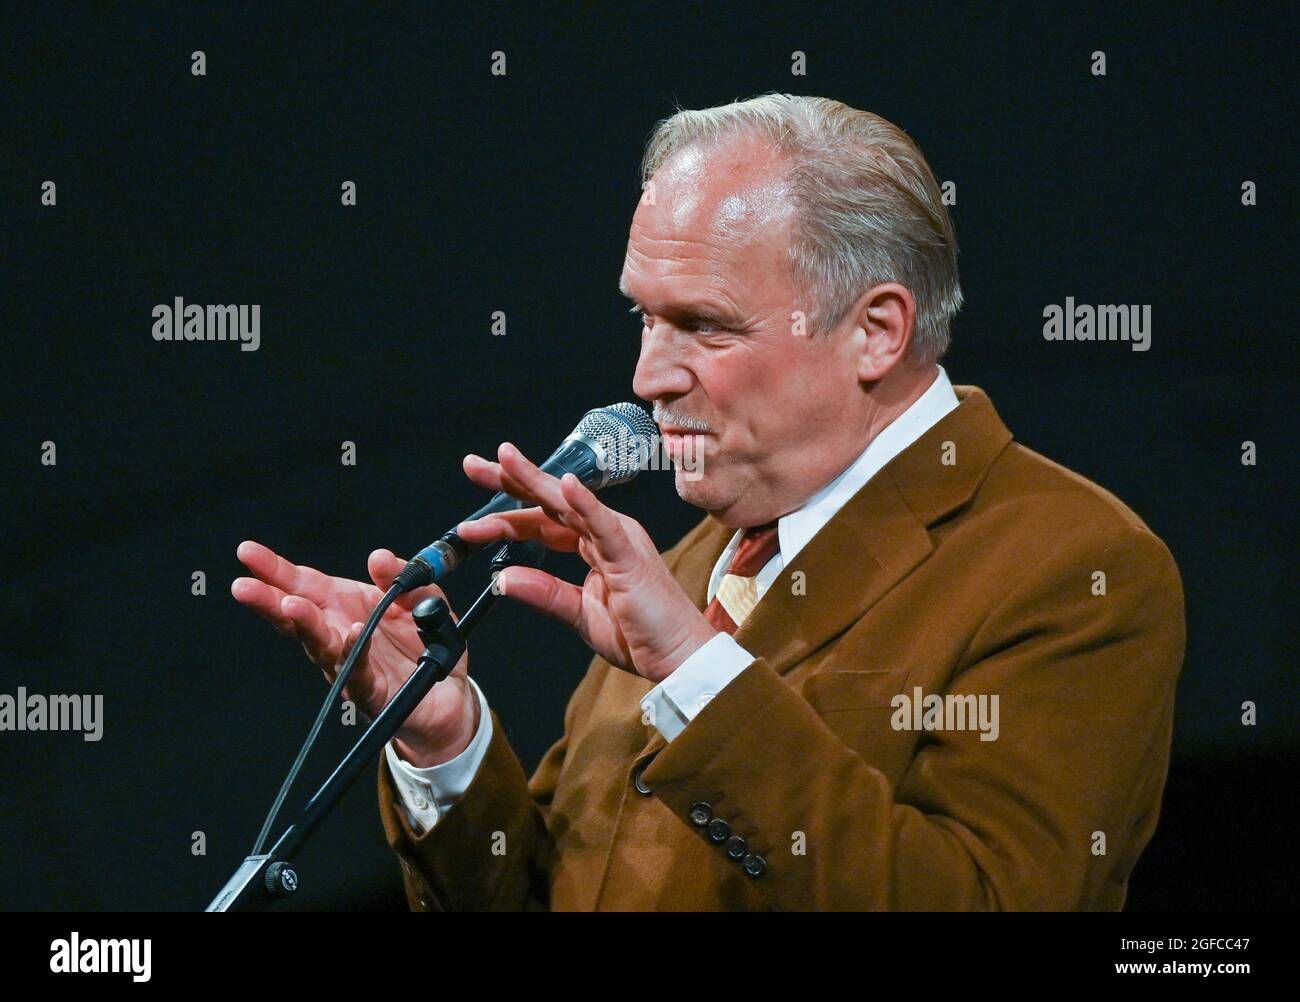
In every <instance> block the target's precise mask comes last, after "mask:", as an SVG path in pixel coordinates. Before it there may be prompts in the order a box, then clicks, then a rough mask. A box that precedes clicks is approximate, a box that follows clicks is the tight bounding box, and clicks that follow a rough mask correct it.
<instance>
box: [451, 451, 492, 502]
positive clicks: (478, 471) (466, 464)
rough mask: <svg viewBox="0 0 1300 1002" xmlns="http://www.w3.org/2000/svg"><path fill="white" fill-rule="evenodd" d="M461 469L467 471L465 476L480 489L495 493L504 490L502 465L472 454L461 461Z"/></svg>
mask: <svg viewBox="0 0 1300 1002" xmlns="http://www.w3.org/2000/svg"><path fill="white" fill-rule="evenodd" d="M461 467H462V468H463V469H464V470H465V476H467V477H469V478H470V480H472V481H474V483H476V484H478V485H479V486H480V487H486V488H487V489H488V490H490V491H492V492H493V493H496V492H497V491H499V490H502V487H501V465H500V464H499V463H494V462H492V461H491V460H488V459H484V458H483V457H482V456H479V455H477V454H475V453H473V452H471V453H470V454H469V455H468V456H466V457H465V458H464V459H463V460H462V461H461Z"/></svg>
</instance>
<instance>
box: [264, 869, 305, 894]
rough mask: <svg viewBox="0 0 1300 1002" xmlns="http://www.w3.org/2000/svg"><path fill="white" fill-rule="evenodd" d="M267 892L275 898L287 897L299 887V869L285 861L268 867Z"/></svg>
mask: <svg viewBox="0 0 1300 1002" xmlns="http://www.w3.org/2000/svg"><path fill="white" fill-rule="evenodd" d="M265 879H266V893H267V894H269V895H271V896H272V897H273V898H287V897H288V896H289V895H290V894H292V893H293V892H294V891H296V890H297V889H298V871H297V870H295V869H294V868H293V866H292V864H290V863H286V862H284V861H281V862H278V863H272V864H271V865H270V866H268V867H267V868H266V878H265Z"/></svg>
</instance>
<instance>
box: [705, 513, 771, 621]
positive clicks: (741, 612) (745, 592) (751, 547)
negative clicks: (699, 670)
mask: <svg viewBox="0 0 1300 1002" xmlns="http://www.w3.org/2000/svg"><path fill="white" fill-rule="evenodd" d="M776 529H777V525H776V522H775V521H772V522H768V523H767V524H766V525H756V526H754V527H753V528H752V529H746V530H745V534H744V535H743V536H742V537H741V539H740V545H739V546H737V547H736V552H735V554H734V555H733V556H732V558H731V564H730V565H729V566H728V567H727V573H726V574H724V575H723V576H722V581H721V582H720V583H719V584H718V590H717V593H716V594H714V596H713V601H712V602H710V603H709V607H708V608H707V609H705V610H704V618H705V619H707V620H708V621H709V622H710V623H712V624H713V626H714V627H715V628H717V629H719V630H722V631H723V632H724V633H735V632H736V630H737V629H739V628H740V624H741V623H743V622H744V621H745V617H746V616H748V615H749V613H750V610H751V609H753V608H754V606H755V605H757V604H758V582H757V581H755V580H754V577H755V575H756V574H758V572H759V571H761V570H762V569H763V567H764V566H766V564H767V562H768V561H769V560H771V559H772V558H773V557H774V556H776V553H777V551H778V550H780V549H781V541H780V540H779V539H778V538H777V532H776Z"/></svg>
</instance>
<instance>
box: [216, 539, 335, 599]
mask: <svg viewBox="0 0 1300 1002" xmlns="http://www.w3.org/2000/svg"><path fill="white" fill-rule="evenodd" d="M235 555H236V556H237V557H239V562H240V563H242V564H243V565H244V566H245V567H247V568H248V569H249V570H250V571H252V572H253V573H254V574H255V575H256V576H257V577H258V578H259V579H260V580H262V581H265V582H266V583H267V584H269V585H271V586H272V587H274V588H279V589H280V590H281V591H283V592H286V593H288V594H291V595H302V596H304V597H306V598H309V599H311V601H313V602H315V603H317V604H318V605H319V604H321V603H323V602H324V601H325V599H326V598H327V597H328V595H329V590H330V585H329V577H328V576H327V575H325V574H322V573H321V572H320V571H318V570H316V569H315V568H312V567H301V566H299V565H297V564H293V563H290V562H289V561H288V560H285V559H284V557H282V556H280V555H279V554H278V553H276V552H275V551H274V550H272V549H271V548H270V547H268V546H263V545H262V544H261V543H257V542H254V541H253V540H251V539H246V540H244V542H242V543H240V544H239V546H238V548H237V549H236V550H235Z"/></svg>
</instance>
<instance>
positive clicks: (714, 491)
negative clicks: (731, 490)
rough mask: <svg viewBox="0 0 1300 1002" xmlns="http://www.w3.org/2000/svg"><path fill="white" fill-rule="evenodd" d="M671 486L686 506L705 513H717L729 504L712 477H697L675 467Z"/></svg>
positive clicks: (728, 500)
mask: <svg viewBox="0 0 1300 1002" xmlns="http://www.w3.org/2000/svg"><path fill="white" fill-rule="evenodd" d="M673 485H674V486H675V487H676V488H677V496H678V497H679V498H681V499H682V500H683V501H685V502H686V503H687V504H690V505H694V506H695V507H696V508H703V509H704V510H705V511H717V510H718V509H719V508H725V507H727V506H728V505H729V504H730V503H731V500H732V499H730V498H727V497H725V496H723V491H721V490H720V489H719V485H718V484H717V482H716V481H715V479H714V478H712V477H697V476H696V475H695V474H692V473H688V472H687V471H685V470H683V469H681V468H680V467H677V468H676V469H674V470H673Z"/></svg>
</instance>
